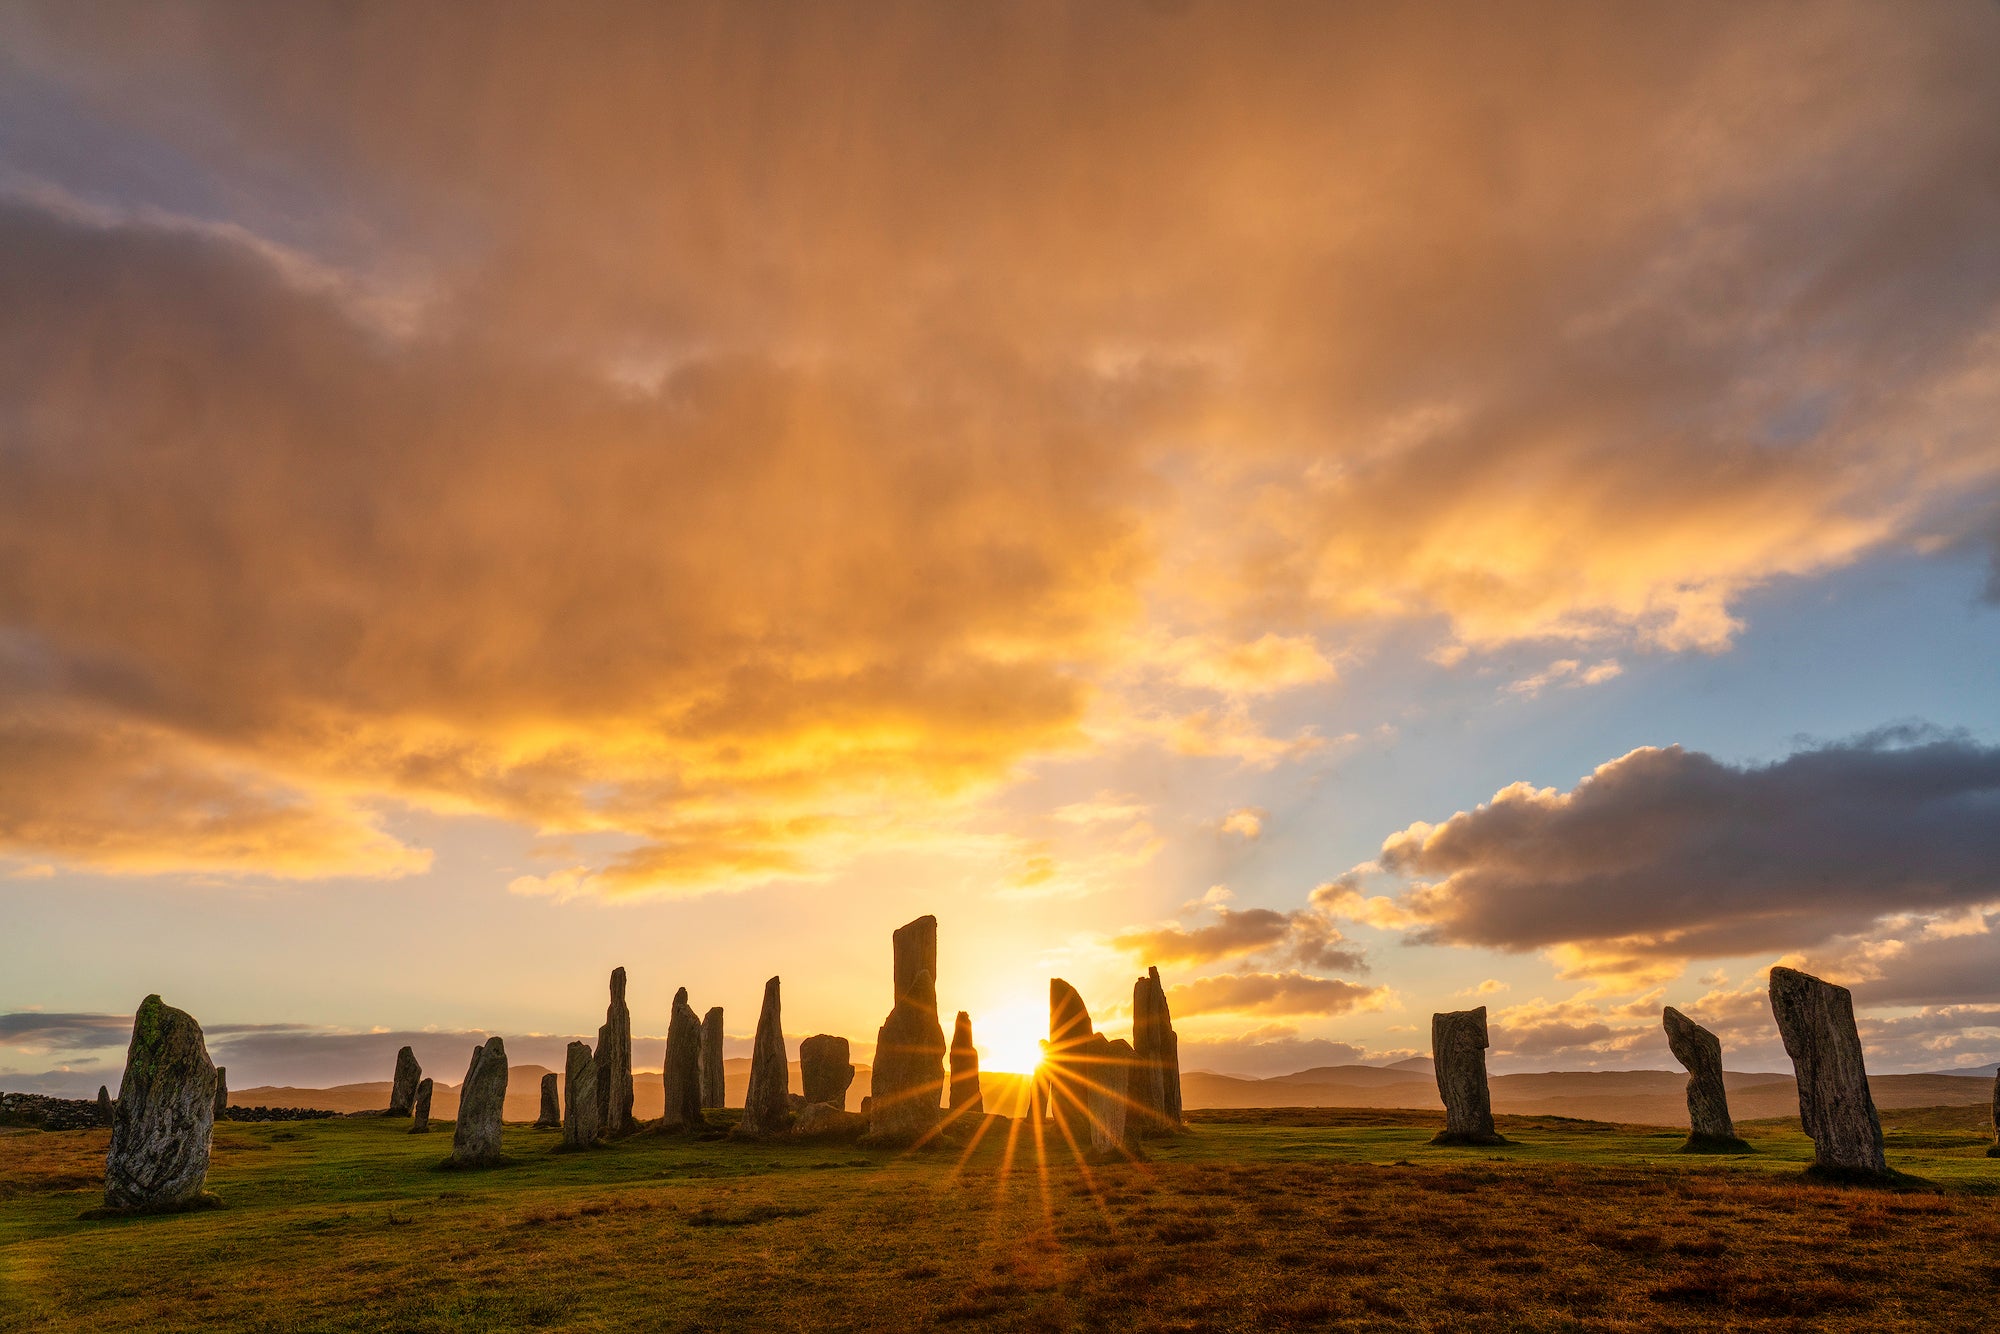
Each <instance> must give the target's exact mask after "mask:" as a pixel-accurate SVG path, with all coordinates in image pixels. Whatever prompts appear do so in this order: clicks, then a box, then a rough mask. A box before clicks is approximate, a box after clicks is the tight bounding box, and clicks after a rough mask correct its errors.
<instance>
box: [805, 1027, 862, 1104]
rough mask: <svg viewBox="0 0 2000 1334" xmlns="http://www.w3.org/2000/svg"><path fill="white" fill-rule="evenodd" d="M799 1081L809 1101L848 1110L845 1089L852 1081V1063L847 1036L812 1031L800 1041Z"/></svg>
mask: <svg viewBox="0 0 2000 1334" xmlns="http://www.w3.org/2000/svg"><path fill="white" fill-rule="evenodd" d="M799 1083H800V1085H801V1086H802V1087H803V1088H804V1089H805V1095H806V1101H807V1102H808V1103H815V1102H819V1103H825V1104H826V1105H827V1106H828V1107H832V1108H835V1109H837V1110H839V1111H843V1112H844V1111H846V1110H847V1090H848V1088H849V1087H850V1086H851V1085H852V1084H853V1083H854V1063H853V1062H852V1061H850V1060H848V1043H847V1039H846V1038H839V1037H835V1036H833V1035H832V1034H830V1033H815V1034H813V1035H812V1036H811V1037H809V1038H807V1039H806V1040H805V1041H803V1042H801V1043H800V1044H799Z"/></svg>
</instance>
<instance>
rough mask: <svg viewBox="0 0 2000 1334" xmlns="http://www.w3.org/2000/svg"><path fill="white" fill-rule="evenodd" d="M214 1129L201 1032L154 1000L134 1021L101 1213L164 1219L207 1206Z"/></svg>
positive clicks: (211, 1083) (211, 1075)
mask: <svg viewBox="0 0 2000 1334" xmlns="http://www.w3.org/2000/svg"><path fill="white" fill-rule="evenodd" d="M214 1129H215V1066H214V1065H212V1064H211V1063H210V1062H209V1059H208V1046H207V1044H206V1043H205V1042H203V1041H202V1036H201V1025H200V1024H197V1023H196V1022H195V1021H194V1020H193V1018H191V1017H190V1016H189V1015H187V1014H186V1013H185V1012H183V1011H181V1010H176V1009H174V1008H173V1007H172V1006H171V1005H167V1004H165V1003H164V1002H162V1001H161V1000H160V998H159V997H158V996H148V997H146V999H145V1001H144V1002H142V1003H141V1004H140V1006H139V1012H138V1013H137V1014H136V1015H134V1016H133V1019H132V1044H131V1046H130V1047H128V1048H127V1049H126V1052H125V1079H124V1082H123V1083H121V1084H120V1085H119V1087H118V1105H117V1109H116V1111H115V1113H114V1115H113V1116H112V1120H111V1152H110V1154H109V1156H108V1157H107V1158H106V1159H105V1163H104V1207H105V1209H107V1210H111V1211H115V1212H121V1213H165V1212H172V1211H175V1210H180V1209H188V1208H194V1207H197V1206H199V1205H201V1204H203V1203H209V1202H212V1201H213V1197H212V1196H208V1195H206V1194H205V1192H204V1191H203V1190H202V1186H203V1184H204V1183H205V1182H206V1181H207V1180H208V1151H209V1142H210V1139H211V1137H212V1135H213V1134H214Z"/></svg>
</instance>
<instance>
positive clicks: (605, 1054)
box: [590, 1024, 611, 1139]
mask: <svg viewBox="0 0 2000 1334" xmlns="http://www.w3.org/2000/svg"><path fill="white" fill-rule="evenodd" d="M610 1052H611V1025H610V1024H599V1025H598V1026H597V1050H595V1051H594V1052H592V1053H591V1056H590V1064H591V1068H592V1069H593V1070H595V1071H596V1072H597V1083H596V1085H595V1087H596V1089H597V1133H598V1137H599V1138H600V1139H601V1138H603V1137H604V1127H606V1126H608V1125H610V1124H611V1076H610V1074H609V1069H610V1067H609V1066H607V1065H606V1064H605V1061H606V1060H607V1059H609V1056H610Z"/></svg>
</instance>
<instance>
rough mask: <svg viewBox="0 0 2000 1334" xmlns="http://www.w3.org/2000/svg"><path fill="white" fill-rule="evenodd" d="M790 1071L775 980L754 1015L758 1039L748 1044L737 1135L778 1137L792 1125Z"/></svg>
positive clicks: (765, 986) (767, 987)
mask: <svg viewBox="0 0 2000 1334" xmlns="http://www.w3.org/2000/svg"><path fill="white" fill-rule="evenodd" d="M791 1082H792V1080H791V1069H790V1065H789V1063H788V1062H787V1061H786V1060H785V1031H784V1020H783V1014H782V1011H781V1008H780V1005H779V1002H778V979H777V978H775V977H774V978H772V979H771V980H770V981H768V982H766V983H765V984H764V1007H763V1009H761V1010H760V1011H758V1014H757V1036H756V1038H755V1039H754V1040H753V1041H752V1042H751V1044H750V1087H749V1090H748V1091H747V1092H746V1093H745V1094H744V1097H743V1119H742V1120H741V1121H738V1122H737V1123H736V1132H735V1133H736V1134H738V1135H742V1136H746V1137H754V1136H758V1135H781V1134H783V1133H784V1132H785V1131H786V1130H787V1129H789V1128H790V1124H791V1109H790V1107H789V1106H787V1104H786V1095H787V1094H788V1093H790V1092H791Z"/></svg>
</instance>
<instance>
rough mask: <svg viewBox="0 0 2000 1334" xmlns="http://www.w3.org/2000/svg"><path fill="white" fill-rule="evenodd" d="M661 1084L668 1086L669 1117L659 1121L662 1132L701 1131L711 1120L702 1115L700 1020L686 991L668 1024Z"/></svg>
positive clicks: (676, 998) (681, 993)
mask: <svg viewBox="0 0 2000 1334" xmlns="http://www.w3.org/2000/svg"><path fill="white" fill-rule="evenodd" d="M660 1079H661V1082H662V1083H664V1084H665V1085H666V1094H667V1100H666V1108H667V1110H666V1113H665V1115H663V1116H662V1117H661V1118H660V1128H661V1129H662V1130H702V1129H705V1128H706V1127H707V1125H708V1119H707V1118H706V1117H704V1116H703V1115H702V1114H701V1020H700V1019H698V1018H696V1017H695V1012H694V1007H693V1006H691V1005H689V1004H688V993H687V988H686V987H682V988H681V989H680V990H679V991H676V992H675V993H674V1011H673V1015H672V1017H671V1018H669V1019H668V1020H667V1057H666V1061H665V1062H664V1063H663V1065H662V1066H661V1071H660Z"/></svg>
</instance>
